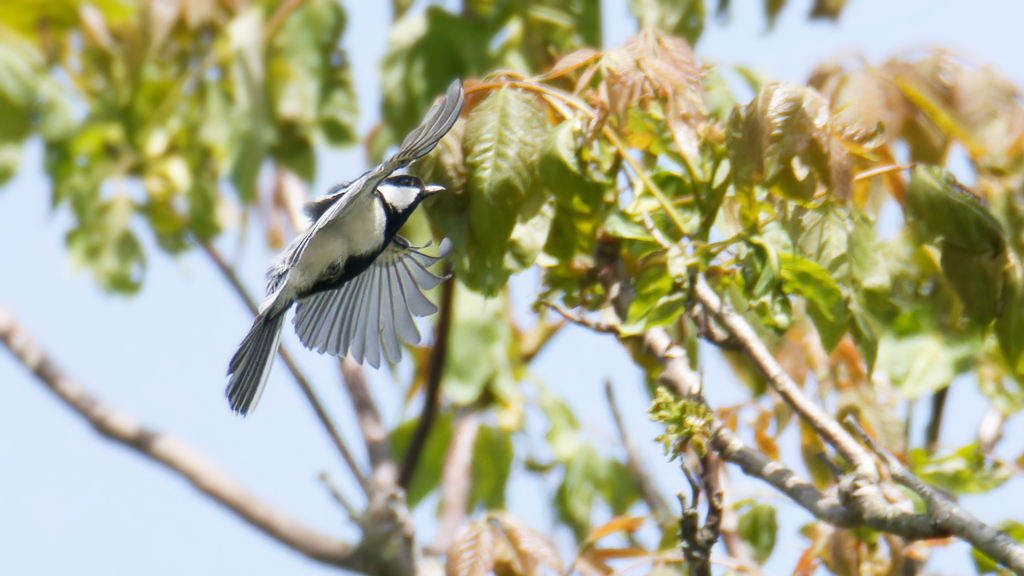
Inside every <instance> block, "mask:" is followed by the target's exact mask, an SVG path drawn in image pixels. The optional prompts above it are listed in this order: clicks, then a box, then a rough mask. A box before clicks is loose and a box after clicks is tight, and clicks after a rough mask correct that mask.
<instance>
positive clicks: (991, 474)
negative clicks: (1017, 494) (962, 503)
mask: <svg viewBox="0 0 1024 576" xmlns="http://www.w3.org/2000/svg"><path fill="white" fill-rule="evenodd" d="M909 457H910V470H911V471H912V472H913V473H914V474H916V475H917V477H918V478H920V479H921V480H922V481H924V482H926V483H928V484H932V485H934V486H938V487H939V488H941V489H943V490H945V491H947V492H951V493H953V494H982V493H984V492H988V491H990V490H992V489H994V488H998V487H1000V486H1002V485H1003V483H1004V482H1006V481H1007V480H1008V479H1009V478H1010V476H1011V475H1012V474H1013V472H1012V471H1011V470H1010V469H1009V468H1008V467H1007V466H1006V465H1005V464H1003V463H1001V462H998V461H995V460H989V459H988V458H987V457H986V456H985V455H984V454H982V452H981V450H980V449H979V448H978V445H977V444H976V443H975V444H968V445H967V446H964V447H962V448H959V449H957V450H956V451H955V452H953V453H952V454H949V455H947V456H931V455H929V454H928V452H926V451H925V450H924V449H923V448H914V449H913V450H911V451H910V453H909Z"/></svg>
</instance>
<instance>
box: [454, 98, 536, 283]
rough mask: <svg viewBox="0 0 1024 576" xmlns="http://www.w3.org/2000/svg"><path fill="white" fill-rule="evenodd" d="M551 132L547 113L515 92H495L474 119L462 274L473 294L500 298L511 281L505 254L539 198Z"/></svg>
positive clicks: (469, 141) (469, 144)
mask: <svg viewBox="0 0 1024 576" xmlns="http://www.w3.org/2000/svg"><path fill="white" fill-rule="evenodd" d="M546 130H547V124H546V120H545V118H544V115H543V113H542V112H541V111H540V110H538V109H537V108H536V107H535V106H534V105H533V103H532V101H531V100H530V99H529V98H527V97H526V96H524V95H523V94H522V93H521V92H519V91H518V90H514V89H511V88H503V89H500V90H498V91H496V92H494V93H492V94H491V95H490V96H488V97H487V99H485V100H484V101H483V102H482V103H480V104H479V105H478V106H477V107H476V108H474V109H473V110H472V111H471V112H470V114H469V120H468V121H467V122H466V140H465V149H466V167H467V179H466V183H467V189H468V192H469V203H470V204H469V237H468V238H467V243H466V247H465V248H464V250H466V253H467V254H468V256H469V263H468V265H467V267H466V268H465V269H462V268H460V269H459V270H458V275H459V278H460V279H461V280H462V281H463V282H465V283H466V286H468V287H470V288H472V289H473V290H476V291H478V292H481V293H483V294H486V295H488V296H494V295H495V294H497V292H498V290H499V289H501V287H502V286H504V285H505V282H506V281H507V280H508V275H509V270H508V269H507V268H506V267H505V263H504V259H505V252H506V250H507V248H508V242H509V238H510V237H511V235H512V231H513V229H514V227H515V224H516V215H517V214H518V213H519V209H520V207H521V206H522V205H523V202H524V200H526V199H527V197H528V196H534V195H537V194H538V193H539V190H538V189H537V188H536V187H535V185H534V181H535V174H534V166H535V163H536V159H537V153H538V151H539V149H540V145H541V142H542V140H543V138H544V135H545V132H546ZM456 248H457V249H458V246H456Z"/></svg>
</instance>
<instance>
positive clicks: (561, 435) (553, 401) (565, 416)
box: [538, 388, 580, 461]
mask: <svg viewBox="0 0 1024 576" xmlns="http://www.w3.org/2000/svg"><path fill="white" fill-rule="evenodd" d="M538 406H539V407H540V409H541V410H543V411H544V416H546V417H547V419H548V424H549V425H550V428H549V429H548V432H547V434H546V436H545V438H546V440H547V442H548V447H549V448H550V449H551V453H552V454H553V455H554V457H555V459H556V460H559V461H565V460H568V459H570V458H571V457H572V455H573V454H575V453H576V451H577V450H578V449H579V447H580V437H579V423H578V422H577V421H576V417H575V416H573V414H572V410H570V409H569V407H568V406H567V405H566V404H565V402H563V401H562V400H561V399H559V398H558V397H557V396H555V395H554V394H552V393H551V392H549V391H547V390H546V389H544V388H542V389H541V393H540V398H539V400H538Z"/></svg>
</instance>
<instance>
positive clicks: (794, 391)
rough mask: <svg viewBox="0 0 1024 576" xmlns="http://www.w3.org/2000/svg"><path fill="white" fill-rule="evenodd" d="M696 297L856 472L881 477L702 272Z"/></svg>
mask: <svg viewBox="0 0 1024 576" xmlns="http://www.w3.org/2000/svg"><path fill="white" fill-rule="evenodd" d="M693 290H694V295H695V296H696V298H697V300H698V301H700V303H701V304H702V305H703V306H704V308H705V309H707V311H708V312H710V313H712V314H714V315H715V316H716V317H717V318H718V320H719V321H720V322H721V323H722V325H723V326H725V328H726V329H727V330H729V332H731V333H732V335H733V336H734V337H735V338H736V341H737V343H738V344H739V345H740V346H741V347H742V349H743V351H744V353H745V354H746V355H747V357H748V358H749V359H750V360H751V361H752V362H753V363H754V364H755V365H756V366H757V367H758V368H760V370H761V372H762V373H763V374H764V375H765V378H766V379H767V380H768V383H769V384H771V386H772V388H774V389H775V391H776V392H778V393H779V396H781V397H782V399H783V400H785V402H786V403H787V404H789V405H790V407H792V408H793V410H794V411H796V412H797V413H798V414H799V415H800V417H801V418H803V419H804V421H806V422H807V423H808V424H810V426H811V427H812V428H814V431H815V432H817V433H818V435H819V436H821V437H822V438H823V439H825V440H826V441H827V442H828V443H829V444H832V445H833V446H835V447H836V450H838V451H839V452H840V453H841V454H842V455H843V457H845V458H846V459H847V461H849V462H850V464H852V465H853V467H854V468H855V469H856V470H857V472H858V473H859V474H860V475H862V476H863V477H865V478H869V479H872V480H877V479H878V471H877V470H876V469H875V467H874V464H873V463H872V461H871V456H870V455H869V454H868V453H867V451H865V450H864V448H863V447H861V445H860V444H858V443H857V441H856V440H854V438H853V437H852V436H850V434H849V433H848V432H847V431H846V430H844V429H843V427H842V426H840V425H839V423H838V422H836V421H835V419H833V418H832V417H831V416H829V415H828V414H826V413H825V411H824V410H822V409H821V407H819V406H818V405H817V404H815V403H814V402H813V401H811V399H810V398H808V397H807V396H806V395H804V393H803V391H802V390H800V387H799V386H797V385H796V383H795V382H793V380H792V379H791V378H790V377H789V375H788V374H787V373H786V371H785V370H783V369H782V366H780V365H779V363H778V361H776V360H775V357H774V356H772V354H771V352H769V351H768V348H766V347H765V345H764V343H763V342H761V339H760V338H758V337H757V333H755V332H754V329H753V328H752V327H751V326H750V324H747V321H746V320H744V319H743V317H742V316H740V315H739V314H737V313H736V312H734V311H733V310H732V309H730V308H727V307H725V305H724V304H723V303H722V300H721V299H720V298H719V297H718V294H716V293H715V291H714V290H713V289H712V288H711V286H709V285H708V283H707V281H706V280H705V279H704V276H703V275H702V274H698V275H697V277H696V282H694V286H693Z"/></svg>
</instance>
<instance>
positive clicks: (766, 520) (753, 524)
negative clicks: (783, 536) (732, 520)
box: [736, 504, 779, 564]
mask: <svg viewBox="0 0 1024 576" xmlns="http://www.w3.org/2000/svg"><path fill="white" fill-rule="evenodd" d="M778 529H779V525H778V523H777V521H776V520H775V508H773V507H772V506H770V505H768V504H752V505H751V506H750V507H749V508H748V509H747V510H746V511H745V512H743V513H742V514H740V518H739V523H738V524H737V526H736V533H737V534H738V535H739V537H740V538H742V539H743V541H744V542H746V543H747V544H749V545H750V548H751V550H752V551H753V553H754V559H755V560H757V562H758V563H761V564H763V563H764V562H765V560H767V559H768V557H769V556H771V554H772V550H773V549H774V548H775V534H776V532H778Z"/></svg>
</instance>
